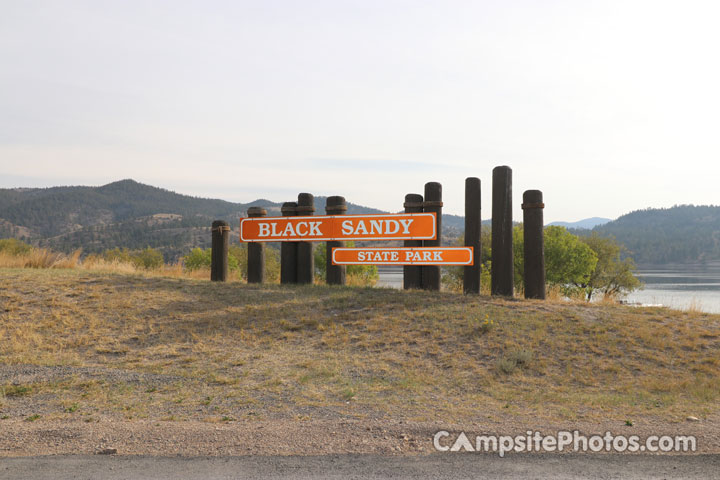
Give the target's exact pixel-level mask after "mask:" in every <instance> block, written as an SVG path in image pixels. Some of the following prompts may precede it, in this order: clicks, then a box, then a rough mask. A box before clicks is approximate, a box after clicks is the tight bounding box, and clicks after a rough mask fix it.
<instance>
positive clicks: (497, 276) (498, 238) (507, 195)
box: [490, 166, 515, 297]
mask: <svg viewBox="0 0 720 480" xmlns="http://www.w3.org/2000/svg"><path fill="white" fill-rule="evenodd" d="M492 202H493V203H492V275H491V283H490V288H491V291H492V294H493V295H504V296H507V297H512V296H513V293H514V291H515V286H514V281H515V270H514V269H515V266H514V265H513V238H512V234H513V232H512V229H513V225H512V169H511V168H510V167H507V166H502V167H495V168H494V169H493V191H492Z"/></svg>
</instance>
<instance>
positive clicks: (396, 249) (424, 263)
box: [332, 247, 474, 265]
mask: <svg viewBox="0 0 720 480" xmlns="http://www.w3.org/2000/svg"><path fill="white" fill-rule="evenodd" d="M408 250H411V251H418V252H428V251H430V252H432V251H435V250H454V251H463V250H464V251H469V253H470V262H469V263H459V262H432V261H431V262H426V261H419V262H413V261H411V262H402V261H401V262H336V261H335V252H337V251H345V252H351V251H352V252H360V251H362V252H367V251H371V252H372V251H378V252H380V251H408ZM473 259H474V255H473V247H373V248H359V247H337V248H333V249H332V264H333V265H472V264H473Z"/></svg>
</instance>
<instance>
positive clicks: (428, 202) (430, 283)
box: [422, 182, 443, 290]
mask: <svg viewBox="0 0 720 480" xmlns="http://www.w3.org/2000/svg"><path fill="white" fill-rule="evenodd" d="M442 206H443V202H442V185H440V184H439V183H438V182H428V183H426V184H425V201H424V202H423V210H424V211H425V212H435V214H436V216H435V227H436V229H437V238H436V239H435V240H424V241H423V246H424V247H439V246H441V245H442ZM422 288H424V289H425V290H440V266H439V265H425V266H423V267H422Z"/></svg>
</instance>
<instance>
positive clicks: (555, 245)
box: [513, 225, 598, 288]
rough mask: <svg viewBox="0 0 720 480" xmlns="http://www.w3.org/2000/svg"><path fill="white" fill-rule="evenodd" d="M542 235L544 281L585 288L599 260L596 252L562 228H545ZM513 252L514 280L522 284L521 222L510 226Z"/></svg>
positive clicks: (517, 283)
mask: <svg viewBox="0 0 720 480" xmlns="http://www.w3.org/2000/svg"><path fill="white" fill-rule="evenodd" d="M543 237H544V238H543V240H544V242H545V278H546V281H547V283H548V284H549V285H563V286H565V287H568V288H585V285H587V283H588V282H589V281H590V277H591V275H592V272H593V271H594V269H595V265H596V264H597V262H598V258H597V255H596V254H595V252H593V250H592V249H591V248H590V247H589V246H588V245H586V244H585V243H583V242H582V241H580V238H578V237H577V236H575V235H573V234H572V233H570V232H568V231H567V229H566V228H565V227H559V226H549V227H545V230H544V232H543ZM513 255H514V262H515V283H516V285H518V286H521V285H522V283H523V276H524V268H525V262H524V239H523V227H522V225H518V226H516V227H515V228H514V229H513Z"/></svg>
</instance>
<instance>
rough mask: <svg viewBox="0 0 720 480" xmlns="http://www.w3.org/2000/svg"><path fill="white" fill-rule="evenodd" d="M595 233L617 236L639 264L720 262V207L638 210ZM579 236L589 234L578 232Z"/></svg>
mask: <svg viewBox="0 0 720 480" xmlns="http://www.w3.org/2000/svg"><path fill="white" fill-rule="evenodd" d="M592 231H595V232H598V233H599V234H600V235H603V236H608V235H612V236H614V237H615V238H616V239H617V240H618V241H619V242H620V243H622V244H623V245H625V246H626V247H627V248H628V250H629V251H630V255H631V256H632V257H633V258H634V259H635V261H636V262H637V263H656V264H659V263H696V262H707V261H714V260H720V207H717V206H693V205H680V206H675V207H672V208H661V209H654V208H651V209H647V210H638V211H635V212H631V213H628V214H627V215H623V216H622V217H620V218H618V219H617V220H614V221H612V222H609V223H607V224H605V225H601V226H598V227H595V228H594V229H593V230H592ZM574 232H575V233H576V234H579V235H583V234H588V231H587V230H585V231H583V230H575V231H574Z"/></svg>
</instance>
